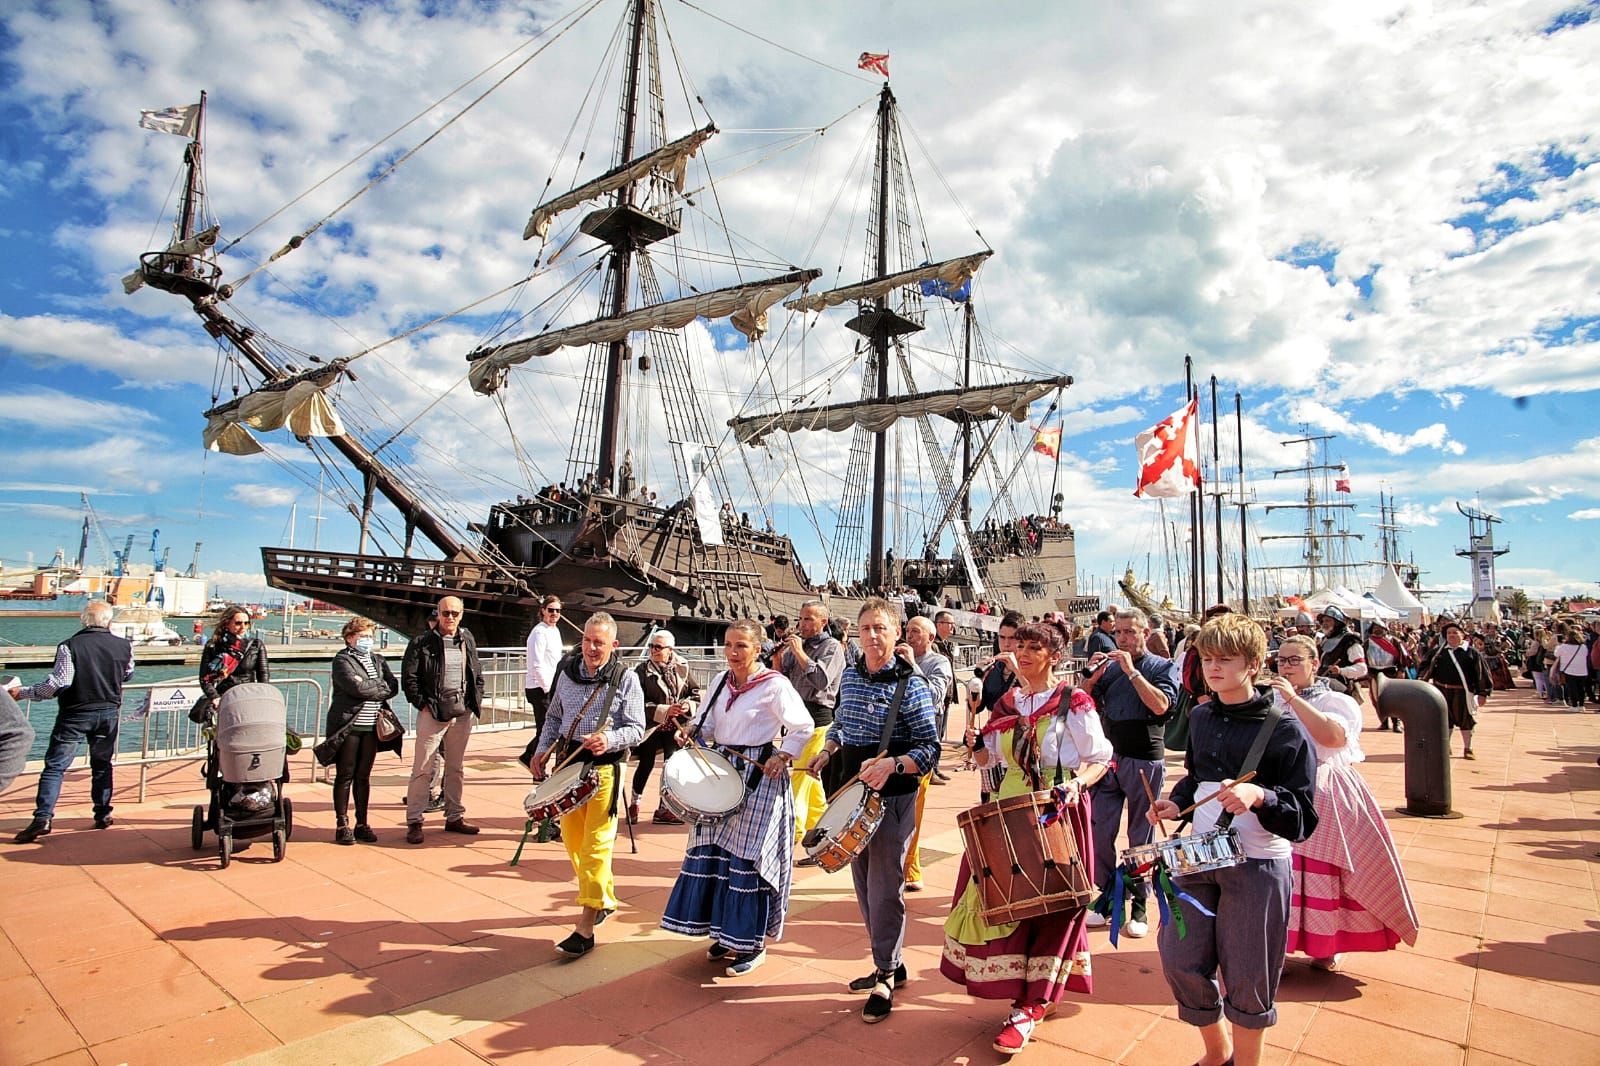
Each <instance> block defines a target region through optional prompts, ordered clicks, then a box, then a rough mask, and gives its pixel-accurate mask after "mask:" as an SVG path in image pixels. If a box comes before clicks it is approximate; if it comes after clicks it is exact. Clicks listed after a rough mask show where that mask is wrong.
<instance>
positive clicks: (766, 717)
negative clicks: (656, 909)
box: [661, 619, 814, 977]
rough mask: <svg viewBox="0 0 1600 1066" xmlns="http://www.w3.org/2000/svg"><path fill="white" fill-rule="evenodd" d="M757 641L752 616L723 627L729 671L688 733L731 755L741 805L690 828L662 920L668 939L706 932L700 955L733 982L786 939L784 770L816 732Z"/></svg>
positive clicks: (789, 847) (788, 853) (789, 801)
mask: <svg viewBox="0 0 1600 1066" xmlns="http://www.w3.org/2000/svg"><path fill="white" fill-rule="evenodd" d="M761 635H762V634H761V624H760V623H759V622H752V621H750V620H749V619H745V620H742V621H738V622H735V623H733V624H732V625H730V626H729V627H728V632H727V636H726V637H725V638H724V641H725V642H724V644H723V655H724V657H725V658H726V659H727V662H728V669H727V671H726V672H725V673H723V674H721V675H720V676H718V677H717V678H716V679H715V680H714V681H712V682H711V698H710V699H709V700H707V702H706V705H705V710H704V712H703V713H702V714H701V715H700V716H699V717H698V718H696V719H695V721H694V723H693V724H692V725H691V726H690V727H689V735H690V737H691V738H692V742H693V743H694V744H704V745H715V747H716V748H717V750H719V751H720V752H721V753H723V754H724V755H726V756H727V757H728V759H729V761H730V762H731V763H732V765H733V768H734V770H735V771H736V772H737V773H738V774H739V776H740V778H742V779H743V782H744V788H745V793H744V801H743V802H742V803H741V804H740V805H739V808H738V809H737V810H736V811H734V812H733V814H731V815H730V816H728V817H727V818H724V819H722V820H721V821H717V822H707V823H703V824H700V825H696V826H695V828H694V830H693V832H691V833H690V835H689V850H688V852H687V853H686V854H685V855H684V857H683V868H682V869H681V870H680V871H679V873H678V880H677V883H675V884H674V885H673V886H672V895H671V896H669V897H668V899H667V909H666V912H665V913H664V914H663V915H662V916H661V928H663V929H666V930H669V931H671V932H674V933H686V934H688V935H689V936H705V935H707V934H710V936H711V939H712V943H711V947H710V948H709V949H708V950H707V951H706V958H707V960H709V961H711V962H724V961H725V962H726V963H727V970H726V973H727V975H728V976H729V977H742V976H744V975H745V974H747V973H749V972H750V971H751V970H754V969H755V968H756V967H757V966H760V965H761V964H762V963H763V962H765V961H766V959H767V952H766V942H767V941H768V940H777V939H779V938H781V937H782V936H783V919H784V912H785V911H786V910H787V909H788V907H789V879H790V876H791V875H792V873H793V867H794V797H793V794H792V792H791V790H790V787H789V765H790V764H791V763H793V762H794V760H795V757H796V756H797V755H799V754H800V752H801V751H803V750H804V749H805V746H806V742H807V741H809V740H810V739H811V733H812V730H813V728H814V727H813V725H812V723H811V715H810V714H809V713H807V711H806V706H805V704H804V703H803V702H801V700H800V694H799V693H798V692H796V691H795V690H794V686H793V685H791V684H789V682H788V680H787V679H786V678H785V677H784V676H783V675H782V674H780V673H778V672H777V671H775V670H768V669H767V668H766V667H764V666H763V665H762V664H761V661H760V653H761ZM695 757H696V752H694V751H690V752H687V753H686V752H681V751H680V752H679V753H678V755H677V758H678V759H679V760H680V761H682V760H683V759H692V758H695ZM662 787H663V788H666V787H668V786H667V782H666V781H663V783H662ZM675 802H676V801H675ZM691 806H692V804H691ZM708 813H709V812H708Z"/></svg>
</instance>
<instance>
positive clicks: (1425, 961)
mask: <svg viewBox="0 0 1600 1066" xmlns="http://www.w3.org/2000/svg"><path fill="white" fill-rule="evenodd" d="M526 736H527V735H526V733H523V732H512V733H495V734H482V735H480V736H478V737H477V738H476V739H475V740H474V742H473V747H472V750H471V752H470V754H469V759H468V771H467V772H468V791H467V801H468V806H469V809H470V817H471V818H472V820H473V821H475V822H478V823H479V824H481V825H483V827H484V833H483V835H482V836H479V837H477V838H471V839H469V838H466V837H459V836H447V835H445V834H443V833H441V832H438V831H437V830H438V828H439V826H440V822H439V821H438V816H437V815H433V816H430V818H432V819H434V820H433V821H432V822H430V833H429V839H428V843H427V844H426V845H425V846H423V847H408V846H406V845H405V844H404V843H403V842H402V839H401V838H402V835H403V832H404V829H403V826H402V825H401V824H400V823H401V821H402V815H401V810H400V807H399V800H400V795H401V791H402V789H403V785H404V773H405V770H406V769H407V768H408V767H409V754H410V749H409V745H408V747H407V756H408V761H407V763H406V764H404V765H402V764H401V763H400V762H399V761H398V760H395V759H392V758H391V757H388V756H382V757H380V758H381V761H380V762H379V764H378V769H377V771H375V774H374V796H373V802H374V808H375V810H374V825H375V826H376V827H377V828H378V831H379V833H380V835H381V837H382V841H381V843H380V844H378V845H377V846H359V845H358V846H356V847H338V846H335V845H334V844H333V843H332V830H331V824H332V813H331V807H330V800H329V789H328V788H327V786H324V785H319V784H312V783H308V782H306V781H305V776H306V773H307V770H306V768H307V767H308V766H309V765H310V763H309V756H301V757H300V758H298V759H297V760H296V765H297V773H298V774H299V775H300V780H299V781H298V782H296V783H295V784H293V785H291V786H290V789H291V791H290V794H291V795H292V797H293V799H294V802H295V811H296V822H297V829H296V833H295V838H294V840H293V842H292V843H291V844H290V846H289V851H288V857H287V859H286V860H285V861H284V862H282V863H281V864H276V865H274V864H273V863H271V862H270V852H271V847H270V845H269V844H265V843H257V844H256V845H255V846H253V847H252V848H250V849H249V850H248V851H246V852H244V853H243V854H242V855H240V856H239V857H238V858H237V859H236V860H235V862H234V864H233V865H232V866H231V867H230V868H229V869H227V870H219V869H218V868H217V860H216V855H215V852H214V851H206V852H202V853H198V854H197V853H195V852H193V851H191V850H190V848H189V812H190V807H191V805H192V804H193V803H195V802H199V801H201V800H203V793H202V792H201V790H200V788H199V779H198V775H197V771H196V770H195V768H194V767H193V766H191V765H182V766H178V767H173V768H168V769H164V770H163V771H162V772H161V773H160V774H159V775H158V777H157V781H156V786H155V788H154V789H153V790H152V792H151V798H150V800H149V802H146V803H143V804H136V803H135V802H134V798H135V797H134V794H133V793H132V791H131V789H130V790H128V791H126V792H125V793H124V794H123V795H122V796H121V797H119V798H120V801H121V803H120V805H119V806H118V808H117V812H116V817H117V825H116V827H115V828H113V829H111V830H109V831H105V832H96V831H94V830H93V829H91V828H89V826H90V819H89V810H88V806H89V805H88V779H87V772H86V771H74V772H73V773H72V774H71V775H70V776H69V777H68V781H67V787H66V790H65V791H64V793H63V803H62V805H61V808H60V810H59V817H58V820H57V822H56V831H55V833H54V834H53V835H52V836H50V837H49V838H47V839H46V840H45V841H44V842H43V843H42V844H40V845H34V846H17V845H11V844H0V931H3V935H0V1004H4V1007H3V1008H0V1010H3V1014H0V1064H4V1066H13V1064H23V1063H38V1062H52V1063H91V1062H94V1063H101V1064H107V1066H109V1064H116V1063H129V1064H134V1066H138V1064H143V1063H161V1064H181V1066H200V1064H202V1063H209V1062H230V1061H235V1060H246V1061H250V1062H260V1063H317V1064H323V1063H340V1064H343V1063H382V1062H404V1063H442V1064H456V1063H460V1064H468V1066H470V1064H473V1063H478V1062H479V1061H480V1060H484V1061H490V1062H529V1063H532V1062H537V1063H540V1064H541V1066H544V1064H549V1066H555V1064H560V1063H570V1062H583V1063H586V1064H595V1066H598V1064H601V1063H630V1064H645V1063H648V1064H652V1066H659V1064H668V1063H677V1062H706V1063H710V1062H715V1063H717V1064H719V1066H721V1064H727V1066H736V1064H739V1063H755V1062H766V1063H803V1064H806V1066H820V1064H824V1063H843V1062H846V1061H851V1062H853V1061H865V1060H867V1059H870V1060H872V1061H877V1062H883V1063H890V1064H892V1063H934V1062H957V1063H988V1062H995V1061H997V1060H998V1059H999V1058H1000V1056H998V1055H996V1054H995V1053H994V1052H993V1051H992V1050H990V1048H989V1043H990V1041H991V1039H992V1038H993V1034H994V1030H995V1029H996V1027H997V1026H998V1023H999V1020H1000V1010H1001V1007H1000V1006H999V1005H997V1004H983V1003H975V1002H973V1001H971V1000H968V999H967V998H966V997H964V996H962V995H959V994H957V993H956V991H955V990H954V988H953V987H952V986H951V985H949V984H948V983H947V982H945V981H944V980H943V979H942V978H940V977H939V976H938V973H937V969H936V967H937V958H938V945H939V944H940V942H941V935H942V934H941V923H942V920H943V916H944V913H945V910H946V907H947V903H948V897H949V892H950V889H951V885H952V882H953V879H954V877H955V872H956V861H955V858H954V854H955V852H956V851H957V850H958V849H959V843H958V839H957V835H956V832H955V830H954V824H955V822H954V819H955V814H956V812H957V811H958V810H959V809H961V808H963V807H965V806H967V805H969V804H970V803H971V802H972V801H973V800H974V799H975V796H976V783H975V781H974V780H973V777H972V775H970V774H956V775H954V780H953V781H952V783H951V784H950V785H949V786H947V787H943V788H935V789H933V790H932V791H931V793H930V797H929V803H928V820H929V826H928V829H927V831H926V832H925V833H924V836H923V844H924V848H925V852H924V866H925V869H926V876H927V880H928V890H927V891H925V892H923V893H922V894H920V895H914V896H911V897H910V900H911V911H912V919H913V920H912V926H911V932H910V943H909V951H908V956H907V964H908V966H909V967H910V969H911V973H912V981H911V983H910V984H908V985H907V986H906V987H905V988H904V990H903V992H902V994H901V995H900V996H898V997H897V998H896V1004H895V1011H894V1014H893V1015H892V1017H891V1018H890V1019H889V1020H888V1022H887V1023H885V1024H882V1025H877V1026H867V1025H863V1024H862V1023H861V1021H860V1020H859V1017H858V1016H857V1012H858V1010H859V1006H860V997H859V996H857V995H854V994H851V993H849V992H847V991H846V990H845V988H844V985H845V982H846V981H847V980H848V979H850V978H853V977H856V976H859V975H860V974H861V973H864V972H865V971H866V970H867V969H869V968H870V964H869V963H868V962H867V961H866V941H865V933H864V931H863V930H862V929H861V927H860V922H859V919H858V917H857V914H856V910H855V902H854V897H853V896H852V894H851V892H850V885H849V879H848V875H846V874H842V873H841V874H837V875H833V876H827V875H824V874H821V873H819V872H817V871H815V870H799V871H797V874H798V876H797V878H796V882H795V891H794V898H793V904H792V909H791V914H790V922H789V926H788V930H787V935H786V938H785V940H784V941H783V942H782V943H781V944H778V945H777V946H776V947H775V949H774V950H773V951H771V952H770V954H769V959H768V962H767V963H766V965H765V966H764V967H762V968H761V969H759V970H757V971H756V972H755V973H753V974H752V975H750V976H749V977H746V978H744V979H738V980H735V979H730V978H726V977H723V976H721V970H720V968H718V967H714V966H712V965H711V964H708V963H707V962H706V961H705V960H704V956H703V950H702V949H703V946H704V942H701V941H689V940H687V939H684V938H680V937H675V936H671V935H669V934H666V933H663V932H660V931H659V930H656V929H655V928H654V925H655V919H656V916H657V915H658V914H659V913H660V911H661V907H662V905H663V903H664V901H665V899H666V896H667V891H668V889H669V887H670V885H671V884H672V879H673V875H674V874H675V872H676V871H677V868H678V861H679V858H680V855H681V851H682V840H683V831H682V830H674V829H669V828H666V827H653V826H650V825H641V826H640V827H639V828H638V840H639V853H638V855H636V856H634V855H629V854H628V853H627V846H626V840H625V838H624V840H623V843H622V844H621V847H620V849H619V855H618V858H617V879H618V889H619V894H620V895H621V897H622V900H623V907H622V910H621V911H620V912H619V913H618V914H617V916H616V917H615V918H613V919H612V920H611V921H610V922H609V923H607V924H606V925H605V926H604V927H603V928H602V929H601V930H600V946H599V947H598V949H597V950H596V951H595V952H594V953H593V954H592V955H590V956H588V957H586V958H583V959H580V960H577V961H573V962H568V961H565V960H562V959H559V958H558V957H557V956H556V955H555V954H554V952H553V950H552V945H553V944H554V943H555V942H556V941H557V940H559V939H561V938H562V937H563V936H564V935H565V934H566V933H567V931H568V929H569V925H568V922H569V920H570V911H571V907H572V890H571V887H570V882H569V867H568V865H567V860H566V857H565V853H564V852H563V851H562V850H561V848H560V845H557V844H546V845H532V844H530V845H529V848H528V851H527V853H526V854H525V856H524V859H523V863H522V865H521V866H520V867H517V868H511V867H509V866H507V864H506V863H507V860H508V859H509V858H510V856H511V853H512V851H513V849H514V848H515V847H516V842H517V838H518V836H519V834H520V831H521V828H522V823H523V815H522V810H521V799H522V796H523V793H524V792H525V791H526V790H527V782H526V775H525V774H524V773H523V771H522V768H521V767H520V766H517V765H516V764H515V763H514V762H512V759H511V757H512V755H513V754H514V753H515V752H516V751H518V750H520V749H521V747H522V744H523V743H524V741H525V740H526ZM1400 740H1401V738H1400V737H1397V736H1394V735H1393V734H1389V733H1377V732H1371V733H1367V734H1365V735H1364V736H1363V738H1362V742H1363V744H1364V745H1365V746H1366V748H1367V750H1368V752H1369V755H1370V757H1369V759H1368V761H1367V763H1366V764H1365V765H1364V767H1363V770H1364V771H1365V773H1366V776H1367V778H1368V780H1369V781H1370V782H1371V784H1372V787H1373V789H1374V791H1375V792H1376V793H1377V794H1378V797H1379V799H1380V801H1381V802H1382V804H1383V806H1384V807H1385V808H1386V809H1390V810H1392V809H1393V808H1395V807H1396V806H1398V805H1400V803H1401V802H1403V799H1402V787H1401V776H1400V775H1401V765H1400V754H1399V751H1400ZM1476 747H1477V749H1478V752H1479V760H1478V761H1477V762H1473V763H1468V762H1462V761H1461V760H1459V759H1457V760H1456V761H1455V762H1454V764H1453V768H1454V771H1455V806H1456V808H1457V809H1458V810H1460V811H1461V812H1462V813H1463V814H1464V815H1465V817H1464V818H1462V819H1460V820H1456V821H1429V820H1421V819H1414V818H1407V817H1404V816H1401V815H1394V816H1393V817H1392V819H1391V823H1390V824H1391V827H1392V828H1393V831H1394V834H1395V837H1396V840H1397V842H1398V844H1399V846H1400V848H1401V854H1402V856H1403V859H1404V862H1405V866H1406V871H1407V873H1408V875H1409V877H1410V880H1411V885H1412V891H1413V892H1414V894H1415V896H1416V899H1417V903H1418V908H1419V910H1420V912H1421V915H1422V921H1423V926H1424V929H1423V933H1422V935H1421V938H1420V939H1419V941H1418V944H1417V946H1416V948H1415V949H1404V948H1402V949H1401V950H1399V951H1395V952H1390V953H1387V954H1384V955H1377V956H1373V955H1366V956H1362V955H1357V956H1346V959H1347V965H1346V967H1345V969H1344V971H1343V972H1341V973H1337V974H1326V973H1321V972H1318V971H1313V970H1311V969H1309V968H1307V967H1306V966H1305V964H1304V963H1303V962H1294V961H1291V963H1290V965H1289V968H1288V969H1287V971H1286V973H1285V977H1284V981H1283V988H1282V995H1281V1000H1282V1001H1281V1015H1282V1021H1281V1023H1280V1024H1279V1025H1278V1026H1277V1027H1276V1028H1275V1029H1273V1030H1271V1031H1270V1034H1269V1036H1268V1043H1269V1048H1268V1052H1269V1055H1268V1061H1269V1062H1273V1063H1288V1062H1292V1063H1297V1064H1315V1063H1323V1062H1333V1063H1351V1064H1358V1063H1381V1064H1383V1066H1402V1064H1403V1066H1413V1064H1434V1063H1438V1064H1460V1063H1469V1064H1472V1066H1478V1064H1488V1063H1498V1062H1527V1063H1600V903H1597V889H1600V856H1597V853H1600V814H1597V810H1600V767H1597V766H1596V765H1595V758H1596V755H1597V754H1600V715H1595V714H1577V713H1573V712H1570V711H1568V710H1566V709H1565V708H1549V707H1545V706H1544V705H1542V704H1539V703H1537V702H1536V701H1534V700H1533V699H1532V698H1531V693H1530V692H1529V691H1528V690H1526V689H1524V690H1519V691H1518V692H1517V693H1515V694H1511V693H1501V694H1499V695H1497V696H1496V697H1495V699H1494V700H1493V701H1492V702H1491V704H1490V705H1489V708H1488V709H1487V712H1486V713H1485V714H1484V716H1483V719H1482V722H1481V728H1480V730H1479V733H1478V735H1477V741H1476ZM123 777H124V785H127V784H130V783H131V780H132V777H133V774H132V773H130V772H128V771H126V770H125V771H124V773H123ZM33 782H34V779H33V778H32V777H31V776H29V777H25V778H23V779H22V780H21V781H19V782H18V784H17V785H15V786H14V787H13V788H12V790H11V791H10V792H9V793H8V794H7V795H6V796H5V797H4V798H3V799H0V831H3V833H4V839H5V840H9V839H10V837H11V835H12V834H13V833H15V832H16V830H18V829H20V828H21V827H22V826H23V825H24V824H25V823H26V821H27V819H28V815H29V813H30V812H31V807H32V791H33ZM652 791H653V786H652ZM646 799H647V802H646V804H645V809H646V810H647V811H648V810H650V809H652V807H653V801H654V796H653V795H651V796H648V797H646ZM207 839H208V843H209V842H210V841H211V839H212V838H210V837H208V838H207ZM1092 935H1093V938H1094V947H1095V950H1096V952H1097V954H1096V956H1095V962H1094V966H1095V986H1096V991H1095V995H1094V997H1093V998H1089V999H1080V1000H1069V1001H1067V1002H1064V1003H1063V1004H1062V1006H1061V1009H1059V1010H1058V1011H1057V1012H1056V1013H1055V1014H1054V1015H1052V1016H1051V1018H1050V1019H1049V1020H1047V1021H1046V1022H1045V1024H1044V1025H1043V1026H1041V1027H1040V1029H1039V1031H1038V1033H1037V1035H1036V1040H1035V1043H1034V1045H1033V1046H1031V1047H1030V1048H1029V1049H1028V1050H1027V1051H1026V1052H1025V1053H1024V1055H1023V1059H1024V1061H1033V1062H1062V1063H1077V1062H1082V1063H1099V1062H1126V1063H1152V1064H1154V1063H1160V1064H1174V1066H1181V1064H1184V1063H1189V1062H1192V1061H1194V1059H1195V1058H1196V1057H1197V1052H1198V1048H1199V1044H1198V1040H1197V1039H1196V1038H1195V1037H1194V1035H1193V1034H1192V1032H1191V1031H1190V1030H1189V1029H1188V1027H1187V1026H1184V1025H1182V1024H1180V1023H1179V1022H1177V1021H1176V1020H1175V1017H1174V1015H1175V1012H1174V1009H1173V1007H1172V1006H1171V1003H1170V1001H1169V999H1168V995H1167V989H1166V985H1165V983H1164V982H1163V981H1162V979H1161V976H1160V968H1159V962H1158V960H1157V958H1156V952H1155V944H1154V938H1153V937H1152V938H1151V939H1147V940H1143V941H1135V940H1126V939H1125V940H1123V942H1122V948H1121V950H1113V949H1112V948H1111V946H1110V945H1109V944H1108V943H1107V942H1106V938H1105V933H1104V931H1103V930H1102V931H1097V932H1095V933H1094V934H1092Z"/></svg>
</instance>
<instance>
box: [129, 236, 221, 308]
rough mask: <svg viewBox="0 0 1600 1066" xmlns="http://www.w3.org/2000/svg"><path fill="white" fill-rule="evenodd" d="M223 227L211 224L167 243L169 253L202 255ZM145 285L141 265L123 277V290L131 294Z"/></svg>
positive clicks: (214, 242)
mask: <svg viewBox="0 0 1600 1066" xmlns="http://www.w3.org/2000/svg"><path fill="white" fill-rule="evenodd" d="M221 229H222V227H221V226H220V225H218V226H211V227H210V228H208V229H203V230H201V231H200V232H199V233H196V234H195V235H194V236H193V237H190V238H188V239H187V240H176V239H174V240H173V242H172V243H171V244H169V245H167V254H169V255H179V256H195V255H200V254H201V253H202V252H205V251H206V250H207V249H209V248H211V247H212V246H213V245H214V244H216V243H217V233H218V232H219V231H220V230H221ZM143 286H144V268H143V267H140V268H139V269H138V270H135V271H134V272H133V273H132V274H127V275H125V276H124V277H123V279H122V291H123V292H124V293H126V294H128V295H129V296H132V295H133V294H134V293H135V292H138V291H139V289H140V288H142V287H143Z"/></svg>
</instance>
